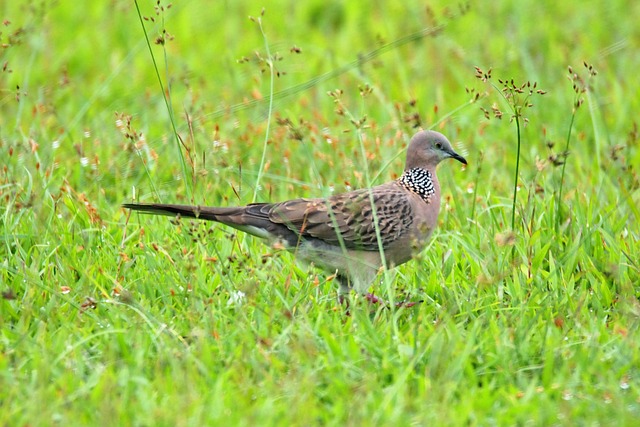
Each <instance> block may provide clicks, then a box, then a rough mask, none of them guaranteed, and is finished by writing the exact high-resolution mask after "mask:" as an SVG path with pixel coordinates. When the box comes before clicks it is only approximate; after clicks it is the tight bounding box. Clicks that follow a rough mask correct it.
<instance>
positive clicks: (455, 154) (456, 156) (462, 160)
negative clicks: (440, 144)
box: [449, 150, 467, 165]
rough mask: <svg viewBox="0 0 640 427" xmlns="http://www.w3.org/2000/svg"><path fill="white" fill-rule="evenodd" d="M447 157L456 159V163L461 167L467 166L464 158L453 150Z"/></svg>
mask: <svg viewBox="0 0 640 427" xmlns="http://www.w3.org/2000/svg"><path fill="white" fill-rule="evenodd" d="M449 157H451V158H453V159H456V160H457V161H459V162H460V163H462V164H463V165H466V164H467V160H466V159H465V158H464V157H462V156H461V155H460V154H458V153H456V152H455V151H453V150H451V151H449Z"/></svg>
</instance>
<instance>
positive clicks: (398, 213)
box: [122, 130, 467, 303]
mask: <svg viewBox="0 0 640 427" xmlns="http://www.w3.org/2000/svg"><path fill="white" fill-rule="evenodd" d="M448 158H452V159H455V160H457V161H459V162H461V163H462V164H464V165H467V161H466V159H465V158H464V157H462V156H461V155H459V154H458V153H456V152H455V151H454V150H453V148H452V146H451V143H450V142H449V140H448V139H447V138H446V137H445V136H444V135H442V134H441V133H439V132H436V131H432V130H421V131H419V132H418V133H416V134H415V135H414V136H413V137H412V138H411V141H410V142H409V146H408V148H407V154H406V161H405V167H404V171H403V173H402V175H400V177H399V178H397V179H395V180H393V181H390V182H387V183H385V184H381V185H378V186H375V187H371V188H365V189H359V190H354V191H350V192H346V193H341V194H336V195H332V196H330V197H327V198H299V199H293V200H287V201H283V202H277V203H251V204H249V205H246V206H237V207H208V206H191V205H176V204H161V203H124V204H123V205H122V206H123V207H124V208H126V209H130V210H133V211H140V212H142V213H148V214H156V215H170V216H179V217H189V218H196V219H201V220H208V221H215V222H218V223H221V224H224V225H227V226H230V227H233V228H235V229H237V230H240V231H243V232H245V233H248V234H250V235H253V236H256V237H259V238H261V239H264V240H266V241H267V242H268V243H270V244H272V245H278V247H282V246H284V247H285V248H286V249H287V250H288V251H290V252H292V253H293V254H294V256H295V257H296V259H300V260H303V261H307V262H311V263H312V264H313V265H315V266H316V267H319V268H321V269H323V270H325V271H326V272H328V273H329V274H332V275H334V280H336V281H337V282H338V295H339V298H340V301H344V299H345V298H348V295H349V294H350V292H351V291H355V292H356V293H359V294H362V295H365V296H368V297H369V298H371V299H372V300H373V301H376V300H377V298H376V297H374V296H373V294H369V293H367V291H368V289H369V288H370V286H371V284H372V282H373V281H374V280H375V278H376V276H377V275H378V272H379V271H380V270H381V267H385V268H393V267H397V266H399V265H401V264H404V263H406V262H407V261H409V260H411V259H412V258H413V257H414V256H415V255H416V254H417V253H419V252H421V251H422V250H423V249H424V248H425V247H426V244H427V242H428V241H429V239H430V237H431V235H432V233H433V231H434V229H435V228H436V225H437V222H438V213H439V211H440V183H439V181H438V177H437V176H436V167H437V166H438V164H439V163H440V162H441V161H443V160H445V159H448ZM347 301H348V300H347ZM347 303H348V302H347Z"/></svg>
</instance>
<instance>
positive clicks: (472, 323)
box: [0, 0, 640, 426]
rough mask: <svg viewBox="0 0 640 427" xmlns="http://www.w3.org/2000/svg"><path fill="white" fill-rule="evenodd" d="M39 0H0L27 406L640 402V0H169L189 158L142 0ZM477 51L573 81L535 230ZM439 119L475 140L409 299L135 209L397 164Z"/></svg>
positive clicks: (9, 269)
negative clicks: (346, 295) (573, 76)
mask: <svg viewBox="0 0 640 427" xmlns="http://www.w3.org/2000/svg"><path fill="white" fill-rule="evenodd" d="M19 3H21V2H3V3H2V6H1V7H0V11H2V14H1V17H2V20H4V21H8V22H6V23H5V24H0V28H1V30H0V31H1V33H2V34H1V35H0V43H2V44H3V45H5V47H3V48H1V49H0V66H4V64H6V67H5V68H4V71H0V156H1V158H2V159H3V160H2V162H0V200H2V202H1V203H0V283H1V284H0V287H1V289H0V291H2V298H0V424H2V425H52V424H59V425H171V426H173V425H325V424H326V425H410V424H412V425H413V424H415V425H525V424H526V425H635V423H636V422H637V419H638V417H640V380H639V379H640V368H639V367H640V344H639V343H640V333H639V332H638V326H639V324H640V301H639V297H640V287H639V286H638V283H640V261H639V260H638V254H639V253H640V226H639V225H638V221H639V219H640V209H639V208H638V206H639V205H640V191H638V189H639V188H640V178H639V176H638V169H639V168H640V150H639V144H638V130H637V120H638V119H637V112H638V111H640V96H639V95H638V94H639V93H640V80H638V78H637V70H639V69H640V56H639V55H637V51H638V49H639V48H640V45H639V42H638V40H640V30H639V29H638V26H637V22H636V21H637V20H636V19H635V17H636V16H638V15H639V14H640V7H639V5H640V4H639V3H637V2H628V1H623V0H616V1H611V2H587V3H585V2H549V1H545V2H533V1H524V2H493V3H491V4H485V2H471V3H469V10H468V11H467V12H466V13H464V14H462V15H460V14H459V12H458V9H457V8H453V7H451V8H450V10H449V12H451V13H453V15H454V16H453V17H452V18H446V16H449V12H445V10H444V8H445V5H446V4H447V3H448V2H444V1H439V2H436V3H433V2H431V3H429V4H430V5H431V7H432V11H433V14H431V13H429V12H428V11H427V10H426V9H425V3H424V2H417V1H416V2H412V1H411V2H402V4H400V3H396V2H376V4H375V6H364V5H361V4H356V3H357V2H340V1H332V0H329V1H306V2H285V1H277V2H270V4H268V5H267V7H266V12H265V15H264V16H262V17H261V20H262V25H263V31H264V34H263V33H262V32H261V31H260V28H259V27H258V25H257V23H256V22H255V20H254V21H251V20H249V19H248V16H250V15H251V16H254V17H256V18H257V17H260V13H261V9H262V4H261V3H256V4H248V3H250V2H197V1H192V2H186V3H184V2H180V4H178V2H176V4H175V5H174V6H173V7H172V8H170V9H168V10H166V11H165V12H163V13H161V14H160V15H156V14H155V12H154V10H153V7H152V5H153V4H152V3H151V2H141V4H140V6H141V12H142V14H143V15H145V16H151V17H154V19H155V21H154V22H152V21H144V24H145V26H146V28H147V31H148V33H149V38H150V40H151V41H152V42H153V40H155V39H156V38H157V37H158V36H159V35H160V34H162V29H163V28H164V29H166V31H168V33H169V34H170V35H171V36H172V37H173V39H172V40H167V42H166V43H165V45H164V46H160V45H156V44H152V51H153V54H154V56H155V59H156V61H157V63H158V70H159V73H160V76H161V78H162V83H163V85H164V87H165V89H167V88H168V89H170V95H171V106H172V110H173V115H174V117H175V119H174V123H175V125H176V128H177V132H178V134H179V136H180V138H181V140H182V141H183V144H184V146H183V148H182V153H183V155H184V159H185V160H184V163H183V162H182V161H181V157H180V154H179V153H180V152H179V147H180V146H181V144H179V143H178V142H177V141H176V138H175V135H174V132H173V130H172V122H171V120H170V118H169V112H168V110H167V107H166V105H165V102H164V99H163V94H162V91H161V90H160V85H159V82H158V79H157V77H156V71H155V69H154V67H153V61H152V59H151V56H150V54H149V51H148V49H147V46H146V42H145V37H144V33H143V31H142V27H141V25H140V21H139V19H138V15H137V13H136V9H135V6H134V4H133V3H132V2H129V1H116V2H87V3H86V4H82V5H78V4H77V3H71V2H57V3H50V2H46V3H44V4H43V5H41V6H31V5H30V3H27V2H22V3H24V4H19ZM433 15H435V20H434V19H433ZM435 25H443V26H444V27H443V29H442V30H441V31H440V32H439V33H438V35H437V36H431V35H429V36H425V37H422V38H419V39H418V40H415V41H411V42H409V43H405V44H400V45H391V46H390V47H389V48H385V49H383V50H382V51H380V52H379V55H377V56H375V57H374V58H372V59H371V60H370V61H368V62H365V63H358V62H354V61H357V59H358V57H359V55H366V54H367V53H368V52H372V51H375V50H376V49H378V48H380V47H381V46H384V45H386V44H387V43H393V42H394V41H395V40H399V39H401V38H402V37H404V36H407V35H408V34H411V33H415V32H418V31H420V30H422V29H424V28H426V27H432V26H435ZM19 29H20V31H19ZM265 37H266V39H265ZM168 38H170V37H168ZM168 38H167V39H168ZM265 42H267V43H268V47H269V52H270V54H271V55H272V56H271V57H269V54H268V53H267V51H266V48H265ZM294 46H296V47H298V48H300V49H301V53H295V52H294V51H292V47H294ZM256 52H257V54H256ZM275 55H278V57H280V58H282V59H281V60H278V61H275V62H274V64H275V69H274V75H276V77H274V79H273V80H272V79H271V77H270V75H271V73H270V70H269V61H270V60H271V59H272V58H273V57H274V56H275ZM243 57H246V58H248V61H239V60H241V58H243ZM584 61H586V62H588V63H589V64H591V65H592V66H593V67H594V68H595V69H596V70H597V71H598V74H597V76H594V77H593V78H592V79H591V80H589V83H590V88H589V90H588V91H587V92H585V93H583V94H581V95H580V96H581V97H582V98H583V99H584V104H582V106H581V107H580V108H579V109H578V110H576V111H575V117H573V108H574V104H575V102H576V93H575V91H574V90H573V89H572V82H571V81H570V80H569V79H567V67H568V66H572V67H573V70H575V71H576V72H578V73H579V74H580V75H581V76H582V77H584V78H586V76H587V75H588V72H587V70H586V69H585V68H584V67H583V65H582V64H583V62H584ZM350 63H353V64H355V65H353V66H351V67H347V68H344V69H343V68H341V67H343V66H344V65H345V64H350ZM474 66H478V67H481V68H482V69H483V70H485V71H486V70H488V69H489V68H491V69H492V76H493V77H492V79H493V80H497V79H498V78H499V79H502V80H511V79H514V81H515V82H516V83H522V82H525V81H531V82H534V81H535V82H537V83H538V85H539V87H540V88H541V89H544V90H545V91H546V92H547V93H546V94H545V95H544V96H542V97H538V96H535V97H533V98H532V101H533V103H534V105H533V106H532V107H529V108H527V109H526V111H525V112H524V113H523V115H524V116H526V118H528V120H529V121H528V124H527V126H526V127H523V128H522V129H521V146H520V165H519V176H518V177H517V178H518V185H519V191H518V195H517V199H516V201H517V203H516V214H515V229H514V230H512V229H511V219H512V203H513V200H514V196H513V185H514V182H515V178H516V177H515V176H514V172H515V166H516V152H517V148H518V147H517V138H516V129H515V123H509V117H508V114H507V112H508V111H509V106H508V104H507V103H505V100H504V99H503V98H502V97H501V96H500V95H499V94H498V93H496V92H495V90H494V89H492V88H491V87H490V86H489V85H487V84H486V83H483V82H481V81H480V80H478V79H476V77H475V76H474V74H475V71H474ZM336 70H337V71H344V72H335V71H336ZM277 72H280V76H279V77H277ZM331 72H334V73H333V74H331V75H329V76H327V77H326V78H325V77H322V78H318V77H319V76H323V75H325V73H331ZM306 82H312V84H310V85H305V83H306ZM298 85H303V86H298ZM366 85H369V86H370V87H371V88H372V89H373V91H372V92H371V93H370V94H368V95H366V96H361V94H360V91H361V89H362V88H364V87H366ZM295 87H298V89H299V90H294V91H293V93H292V94H289V95H287V96H281V95H277V94H278V93H279V92H281V91H286V90H287V89H288V88H295ZM336 89H340V90H342V91H343V94H342V95H341V97H340V99H341V103H342V104H343V105H344V107H345V108H347V109H348V111H349V112H350V113H351V114H352V115H353V117H354V118H355V119H356V120H361V119H362V118H363V117H365V116H366V121H365V122H364V124H365V125H366V127H362V128H361V129H360V130H357V129H356V128H355V126H354V125H353V124H352V123H351V122H350V121H349V119H348V118H346V117H345V116H344V115H339V114H336V112H335V109H336V107H337V105H336V104H335V103H334V99H333V98H331V97H330V96H328V95H327V92H328V91H335V90H336ZM465 89H469V91H471V90H473V92H472V93H469V91H467V90H465ZM475 93H480V97H479V99H478V100H477V101H476V102H474V103H470V102H469V101H470V99H471V98H472V97H474V96H475ZM285 94H286V92H285ZM252 100H258V102H252ZM271 101H272V102H273V105H272V112H271V114H269V112H270V111H271V109H270V108H269V104H270V102H271ZM412 101H415V105H413V102H412ZM492 106H495V107H496V108H497V109H499V110H501V111H503V112H504V117H503V118H502V120H498V119H496V118H495V117H493V109H492ZM481 107H482V108H484V109H486V110H487V111H488V112H489V113H491V114H490V117H491V119H490V120H487V119H486V118H485V116H484V113H483V111H482V110H481ZM416 114H417V116H415V115H416ZM415 117H418V118H419V120H420V123H421V125H422V126H424V127H434V128H435V129H437V130H440V131H441V132H443V133H445V134H446V135H447V136H448V137H449V139H451V140H452V141H454V143H455V144H454V145H455V146H456V149H457V150H458V151H459V152H461V154H463V155H465V157H466V158H467V159H468V160H469V162H470V165H469V167H468V168H467V169H466V170H463V169H461V168H460V167H459V165H458V164H454V162H449V163H445V164H443V165H441V168H440V170H439V177H440V180H441V183H442V187H443V196H442V197H443V208H442V211H441V214H440V227H439V229H438V230H437V232H436V233H435V235H434V239H433V240H432V242H431V243H430V246H429V248H428V249H427V250H426V251H425V252H423V253H422V254H420V255H419V256H417V258H416V260H415V261H412V262H410V263H408V264H406V265H403V266H401V267H400V268H398V269H397V270H395V271H393V272H389V273H388V274H385V275H381V278H380V283H379V284H377V285H376V287H375V288H374V290H375V292H376V294H379V295H381V296H382V297H384V298H385V299H395V300H399V299H405V298H406V299H409V300H424V301H425V303H424V304H419V305H417V306H416V307H413V308H410V309H399V310H388V309H383V308H377V307H371V306H370V305H369V304H368V303H366V302H365V301H362V300H361V299H359V298H354V304H353V308H352V310H351V311H352V315H351V316H350V317H348V316H345V314H344V312H343V310H342V308H341V307H339V306H338V304H337V302H336V292H335V284H334V283H332V282H331V281H330V280H327V277H326V275H324V274H322V273H321V272H319V271H316V270H314V269H312V268H311V269H310V268H307V267H306V266H300V265H298V264H296V263H295V260H294V258H293V257H292V256H291V255H290V254H287V253H283V252H281V251H278V250H276V249H273V248H269V247H267V246H265V245H263V244H262V243H260V242H259V241H258V240H257V239H253V238H249V237H245V236H243V235H242V234H239V233H235V232H233V231H232V230H229V229H226V228H224V227H222V226H217V225H212V224H199V223H192V222H190V221H182V222H181V223H179V224H172V223H171V222H170V221H169V220H168V219H167V218H152V217H146V216H138V215H135V214H134V215H131V216H129V213H128V212H126V211H124V210H123V209H121V208H120V204H121V203H122V202H125V201H130V200H132V199H133V198H134V197H135V199H136V200H141V201H163V202H183V203H191V202H194V203H198V204H209V205H231V204H244V203H249V202H251V201H252V200H253V198H254V195H255V197H256V199H258V200H261V201H278V200H284V199H288V198H292V197H299V196H310V197H311V196H321V195H328V194H331V193H332V192H340V191H345V190H347V189H349V188H361V187H364V186H368V185H371V184H375V183H381V182H384V181H387V180H389V179H393V178H395V177H396V176H397V175H398V173H399V172H400V171H401V168H402V163H403V156H404V151H403V149H404V148H405V147H406V144H407V141H408V138H409V137H410V135H411V134H412V132H414V129H413V128H412V125H413V124H414V123H415V120H416V119H415ZM118 120H119V121H118ZM117 121H118V122H117ZM189 123H191V125H189ZM521 124H522V123H521ZM570 127H571V133H569V129H570ZM267 129H269V132H268V134H267ZM358 132H361V136H360V137H358ZM567 135H570V137H569V138H570V139H569V141H568V140H567ZM329 141H330V142H329ZM566 146H568V147H569V151H570V153H569V155H568V156H567V157H566V159H565V160H566V166H565V169H564V172H563V167H562V166H561V165H554V162H553V160H554V159H556V160H557V159H560V160H562V159H563V155H562V152H563V151H564V150H565V147H566ZM184 147H187V149H185V148H184ZM263 159H264V160H263ZM261 164H263V165H264V167H262V168H260V165H261ZM185 170H186V174H185V172H184V171H185ZM185 175H186V176H185ZM562 175H564V181H563V183H562V184H561V182H560V180H561V176H562ZM560 191H561V193H560ZM558 203H560V204H561V206H558ZM238 292H242V293H243V294H244V297H243V298H240V299H239V300H238V295H240V294H239V293H238Z"/></svg>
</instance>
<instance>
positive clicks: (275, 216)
mask: <svg viewBox="0 0 640 427" xmlns="http://www.w3.org/2000/svg"><path fill="white" fill-rule="evenodd" d="M371 196H373V197H371ZM373 207H375V216H374V213H373V212H374V209H373ZM270 208H271V209H270V212H269V219H270V220H271V221H273V222H274V223H279V224H282V225H285V226H286V227H287V228H289V229H290V230H291V231H293V232H295V233H297V234H298V235H299V236H300V237H302V238H303V239H309V238H315V239H319V240H321V241H324V242H326V243H328V244H331V245H335V246H343V247H345V248H347V249H360V250H368V251H377V250H378V239H377V234H376V226H375V222H374V218H375V219H376V220H377V223H378V227H379V232H380V239H381V243H382V246H383V248H386V247H387V246H388V245H389V244H391V243H392V242H394V241H395V240H397V239H399V238H400V237H401V236H403V235H405V234H406V233H408V232H409V230H410V227H411V225H412V224H413V215H412V212H411V209H412V208H411V204H410V201H409V199H408V197H407V193H406V191H404V190H403V189H402V188H401V187H399V186H397V185H395V184H391V185H382V186H379V187H374V188H372V189H366V190H358V191H353V192H350V193H344V194H339V195H336V196H333V197H330V198H328V199H295V200H289V201H286V202H282V203H276V204H274V205H272V206H271V207H270Z"/></svg>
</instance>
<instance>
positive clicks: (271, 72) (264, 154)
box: [251, 18, 275, 203]
mask: <svg viewBox="0 0 640 427" xmlns="http://www.w3.org/2000/svg"><path fill="white" fill-rule="evenodd" d="M256 21H257V23H258V27H259V28H260V33H262V39H263V40H264V50H265V52H266V53H267V64H268V65H269V109H268V110H267V129H266V131H265V134H264V143H263V146H262V157H261V158H260V167H259V168H258V176H257V178H256V184H255V186H254V188H253V197H252V198H251V202H252V203H254V202H255V201H256V199H257V197H258V188H260V180H262V174H263V169H264V164H265V162H266V159H267V143H268V142H269V132H270V129H271V116H272V114H273V94H274V90H273V87H274V81H275V75H274V70H273V58H271V51H270V50H269V41H268V40H267V35H266V33H265V32H264V28H263V27H262V18H258V19H256Z"/></svg>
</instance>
